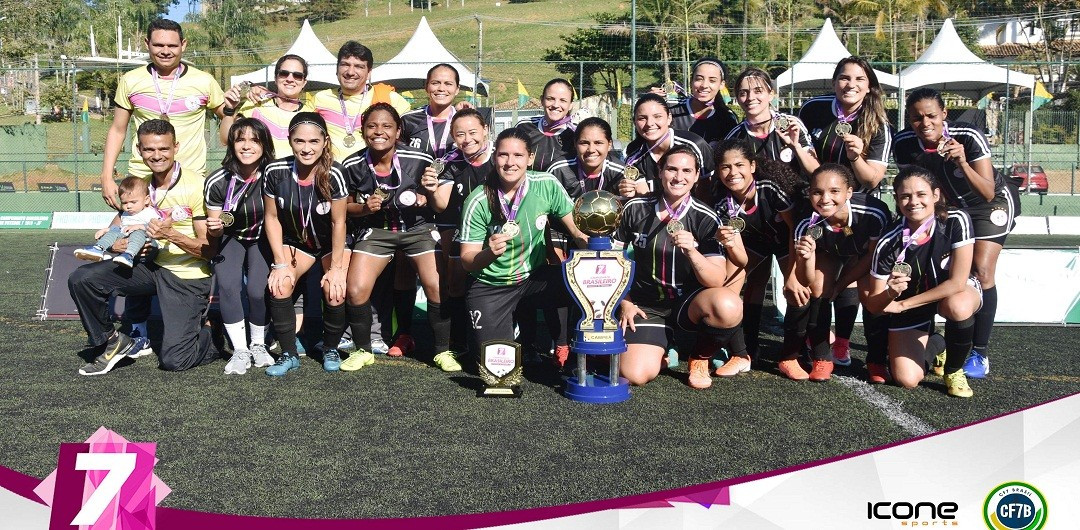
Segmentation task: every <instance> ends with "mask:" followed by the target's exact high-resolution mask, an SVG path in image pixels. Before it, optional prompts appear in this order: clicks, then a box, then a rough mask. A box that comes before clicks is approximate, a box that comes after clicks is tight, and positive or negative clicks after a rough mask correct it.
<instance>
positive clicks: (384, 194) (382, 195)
mask: <svg viewBox="0 0 1080 530" xmlns="http://www.w3.org/2000/svg"><path fill="white" fill-rule="evenodd" d="M371 194H372V195H374V196H376V197H378V198H379V200H380V201H385V200H386V199H388V198H390V193H389V192H388V191H386V190H384V189H382V188H375V191H373V192H371Z"/></svg>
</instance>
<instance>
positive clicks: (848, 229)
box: [844, 226, 855, 236]
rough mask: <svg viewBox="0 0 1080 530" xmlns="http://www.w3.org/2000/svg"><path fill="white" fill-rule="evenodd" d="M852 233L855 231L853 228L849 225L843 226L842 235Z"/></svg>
mask: <svg viewBox="0 0 1080 530" xmlns="http://www.w3.org/2000/svg"><path fill="white" fill-rule="evenodd" d="M854 233H855V230H853V229H852V228H851V227H850V226H845V227H844V235H845V236H850V235H851V234H854Z"/></svg>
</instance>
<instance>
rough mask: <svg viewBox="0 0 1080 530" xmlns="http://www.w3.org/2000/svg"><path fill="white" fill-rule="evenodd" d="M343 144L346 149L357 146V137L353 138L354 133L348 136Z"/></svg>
mask: <svg viewBox="0 0 1080 530" xmlns="http://www.w3.org/2000/svg"><path fill="white" fill-rule="evenodd" d="M341 143H343V144H345V147H352V146H354V145H356V137H355V136H353V135H352V133H349V134H346V135H345V139H344V140H342V141H341Z"/></svg>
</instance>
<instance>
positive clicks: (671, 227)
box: [667, 219, 683, 235]
mask: <svg viewBox="0 0 1080 530" xmlns="http://www.w3.org/2000/svg"><path fill="white" fill-rule="evenodd" d="M682 229H683V224H682V221H679V220H678V219H673V220H672V221H671V222H669V223H668V224H667V233H668V234H671V235H675V233H676V232H678V231H680V230H682Z"/></svg>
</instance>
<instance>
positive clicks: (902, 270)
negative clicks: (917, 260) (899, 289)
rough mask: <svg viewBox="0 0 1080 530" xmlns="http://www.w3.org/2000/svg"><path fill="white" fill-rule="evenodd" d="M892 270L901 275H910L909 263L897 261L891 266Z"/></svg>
mask: <svg viewBox="0 0 1080 530" xmlns="http://www.w3.org/2000/svg"><path fill="white" fill-rule="evenodd" d="M892 271H893V272H895V273H897V274H899V275H901V276H911V265H909V264H907V263H906V262H903V261H898V262H896V264H895V265H893V266H892Z"/></svg>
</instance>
